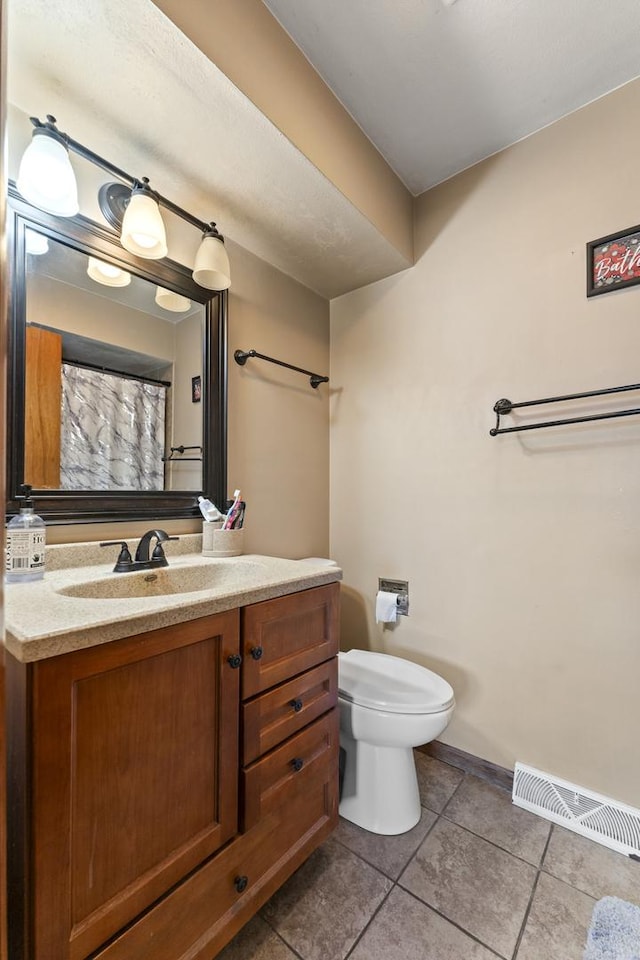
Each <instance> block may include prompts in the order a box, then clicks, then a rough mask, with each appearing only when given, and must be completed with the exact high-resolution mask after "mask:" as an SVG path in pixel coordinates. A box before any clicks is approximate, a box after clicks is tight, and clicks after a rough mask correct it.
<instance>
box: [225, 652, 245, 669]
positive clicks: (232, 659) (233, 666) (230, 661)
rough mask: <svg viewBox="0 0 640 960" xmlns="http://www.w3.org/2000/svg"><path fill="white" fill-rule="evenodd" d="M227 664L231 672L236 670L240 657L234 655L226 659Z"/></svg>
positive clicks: (240, 661) (240, 660)
mask: <svg viewBox="0 0 640 960" xmlns="http://www.w3.org/2000/svg"><path fill="white" fill-rule="evenodd" d="M227 663H228V664H229V666H230V667H231V669H232V670H237V669H238V667H239V666H240V664H241V663H242V657H241V656H240V655H239V654H237V653H234V654H232V655H231V656H230V657H227Z"/></svg>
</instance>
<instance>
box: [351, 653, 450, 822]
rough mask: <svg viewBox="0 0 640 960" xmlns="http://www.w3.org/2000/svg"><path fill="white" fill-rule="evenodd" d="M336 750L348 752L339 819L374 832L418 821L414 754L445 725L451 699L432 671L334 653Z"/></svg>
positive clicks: (380, 657)
mask: <svg viewBox="0 0 640 960" xmlns="http://www.w3.org/2000/svg"><path fill="white" fill-rule="evenodd" d="M338 705H339V709H340V745H341V747H342V748H343V749H344V750H345V753H346V763H345V770H344V782H343V790H342V798H341V800H340V815H341V816H343V817H345V818H346V819H347V820H351V821H352V823H356V824H358V826H360V827H363V828H364V829H365V830H370V831H371V832H372V833H379V834H386V835H391V834H398V833H405V832H406V831H407V830H410V829H411V828H412V827H414V826H415V825H416V824H417V823H418V821H419V820H420V813H421V810H420V794H419V791H418V778H417V776H416V767H415V760H414V757H413V748H414V747H417V746H420V745H421V744H425V743H429V742H430V741H431V740H434V739H435V738H436V737H437V736H439V735H440V734H441V733H442V731H443V730H444V729H445V727H446V726H447V724H448V723H449V721H450V719H451V716H452V714H453V710H454V706H455V701H454V696H453V690H452V689H451V687H450V685H449V684H448V683H447V681H446V680H443V679H442V677H439V676H438V675H437V674H436V673H433V672H432V671H431V670H427V669H426V668H425V667H421V666H419V664H416V663H412V662H411V661H409V660H403V659H402V658H400V657H392V656H388V655H387V654H383V653H372V652H371V651H368V650H350V651H349V652H348V653H340V654H338Z"/></svg>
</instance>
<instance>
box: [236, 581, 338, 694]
mask: <svg viewBox="0 0 640 960" xmlns="http://www.w3.org/2000/svg"><path fill="white" fill-rule="evenodd" d="M339 602H340V584H339V583H330V584H327V586H325V587H314V588H313V589H311V590H303V591H302V592H301V593H292V594H289V596H286V597H279V598H278V599H276V600H265V601H263V602H262V603H253V604H251V605H250V606H248V607H245V608H244V609H243V611H242V636H243V640H242V647H243V650H242V653H243V657H244V663H243V668H242V696H243V698H247V697H253V696H254V695H255V694H256V693H261V692H262V691H263V690H268V688H269V687H272V686H274V685H275V684H276V683H281V682H282V681H283V680H289V679H290V678H291V677H294V676H295V675H296V674H298V673H302V671H303V670H308V669H309V667H315V665H316V664H318V663H322V662H323V661H324V660H329V659H330V658H331V657H335V655H336V654H337V652H338V643H339V639H338V633H339V626H340V625H339Z"/></svg>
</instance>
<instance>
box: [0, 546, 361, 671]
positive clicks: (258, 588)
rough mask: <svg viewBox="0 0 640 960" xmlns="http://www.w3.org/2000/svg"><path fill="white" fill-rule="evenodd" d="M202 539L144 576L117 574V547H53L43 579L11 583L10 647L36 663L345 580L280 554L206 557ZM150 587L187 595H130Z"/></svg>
mask: <svg viewBox="0 0 640 960" xmlns="http://www.w3.org/2000/svg"><path fill="white" fill-rule="evenodd" d="M200 540H201V538H200V536H199V535H195V534H194V535H188V536H185V537H182V538H181V539H180V541H179V542H178V543H173V542H172V543H169V544H166V554H167V558H168V560H169V566H168V567H165V568H161V569H158V570H148V571H144V572H136V573H113V572H112V571H113V565H114V562H115V555H116V554H117V548H114V547H112V548H110V550H109V559H108V562H105V550H101V549H100V547H99V546H98V545H97V544H72V545H67V546H62V545H60V546H56V547H48V548H47V572H46V573H45V577H44V579H43V580H38V581H35V582H32V583H12V584H6V586H5V628H6V637H5V646H6V648H7V649H8V650H9V652H10V653H11V654H12V655H13V656H14V657H15V658H16V659H17V660H20V661H22V662H23V663H29V662H33V661H35V660H43V659H45V658H47V657H55V656H58V655H60V654H63V653H69V652H70V651H72V650H81V649H83V648H85V647H92V646H96V645H97V644H101V643H109V642H110V641H111V640H120V639H122V638H123V637H130V636H134V635H135V634H137V633H145V632H146V631H148V630H156V629H158V628H159V627H165V626H170V625H172V624H176V623H183V622H185V621H187V620H195V619H196V618H197V617H206V616H208V615H210V614H214V613H220V612H222V611H223V610H230V609H233V608H234V607H242V606H245V605H246V604H249V603H257V602H258V601H261V600H270V599H272V598H274V597H281V596H284V595H285V594H288V593H296V592H298V591H300V590H308V589H310V588H311V587H317V586H322V585H323V584H325V583H332V582H334V581H336V580H341V579H342V571H341V570H340V569H339V568H338V567H323V566H321V565H320V564H316V563H300V562H299V561H298V560H285V559H282V558H280V557H263V556H258V555H247V556H241V557H230V558H225V559H214V558H209V557H203V556H202V555H201V554H200V553H199V552H195V551H196V548H197V549H199V545H200ZM130 546H131V547H132V550H133V549H135V542H131V543H130ZM189 550H191V551H193V552H188V551H189ZM111 554H113V556H111ZM155 574H157V577H156V576H154V575H155ZM183 586H184V587H186V589H183ZM147 589H148V590H149V591H150V593H153V591H156V592H157V591H159V590H163V589H170V590H172V591H173V590H178V591H179V592H170V593H160V594H159V595H148V596H147V595H143V596H122V593H128V592H130V591H131V592H134V593H135V592H140V593H145V592H146V591H147ZM92 593H93V594H97V595H98V596H94V597H92V596H90V594H92ZM74 594H75V595H74ZM82 594H84V596H83V595H82Z"/></svg>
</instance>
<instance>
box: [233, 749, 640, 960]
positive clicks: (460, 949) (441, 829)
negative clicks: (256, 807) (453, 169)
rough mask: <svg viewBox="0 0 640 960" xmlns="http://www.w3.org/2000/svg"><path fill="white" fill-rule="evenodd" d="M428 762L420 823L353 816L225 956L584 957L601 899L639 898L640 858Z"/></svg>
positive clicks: (421, 776) (291, 959)
mask: <svg viewBox="0 0 640 960" xmlns="http://www.w3.org/2000/svg"><path fill="white" fill-rule="evenodd" d="M416 758H417V767H418V780H419V784H420V797H421V802H422V808H423V809H422V818H421V820H420V822H419V823H418V825H417V826H416V827H414V828H413V830H411V831H410V832H409V833H406V834H403V835H402V836H399V837H379V836H376V835H375V834H371V833H367V832H366V831H364V830H361V829H360V828H359V827H356V826H354V825H353V824H351V823H349V822H348V821H346V820H341V821H340V826H339V827H338V829H337V830H336V832H335V833H334V834H333V836H332V837H330V838H329V840H327V841H326V843H324V844H323V846H322V847H320V848H319V849H318V850H316V852H315V853H314V854H312V856H311V857H310V858H309V859H308V860H307V862H306V863H304V864H303V865H302V866H301V867H300V869H299V870H298V871H297V872H296V873H295V874H294V875H293V876H292V877H291V878H290V879H289V880H288V881H287V883H286V884H285V885H284V886H283V887H282V888H281V889H280V890H279V891H278V892H277V893H276V894H275V896H274V897H272V898H271V900H270V901H269V902H268V903H267V904H266V905H265V906H264V908H263V909H262V911H261V912H260V914H259V915H258V916H256V917H254V919H253V920H252V921H250V923H248V924H247V926H246V927H244V929H243V930H241V931H240V933H239V934H238V935H237V936H236V937H235V939H234V940H233V941H232V942H231V943H230V944H229V946H228V947H227V948H226V949H225V950H224V951H223V952H222V953H221V954H220V955H219V960H296V958H297V960H346V958H347V957H348V958H349V960H492V958H495V957H502V958H504V960H512V958H513V960H516V958H517V960H582V954H583V950H584V945H585V940H586V935H587V931H588V929H589V924H590V920H591V911H592V910H593V906H594V904H595V902H596V900H599V899H600V898H601V897H603V896H607V895H612V896H618V897H621V898H622V899H624V900H631V901H632V902H634V903H637V904H639V905H640V863H636V862H634V861H632V860H629V859H628V858H626V857H623V856H622V855H620V854H617V853H613V852H612V851H610V850H608V849H607V848H605V847H602V846H600V845H599V844H595V843H593V842H592V841H590V840H586V839H584V838H582V837H579V836H577V834H574V833H571V832H570V831H568V830H564V829H563V828H561V827H556V826H554V827H552V826H551V824H549V823H548V822H547V821H545V820H542V819H540V818H539V817H536V816H534V815H533V814H530V813H527V812H526V811H524V810H520V809H519V808H517V807H514V806H513V805H512V804H511V797H510V795H509V793H508V792H506V791H504V790H501V789H500V788H498V787H494V786H491V785H490V784H488V783H486V782H485V781H484V780H479V779H478V778H477V777H474V776H471V775H470V774H465V773H464V772H463V771H462V770H458V769H457V768H456V767H452V766H449V765H448V764H445V763H440V762H439V761H438V760H433V759H431V758H430V757H427V756H425V755H423V754H416Z"/></svg>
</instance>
